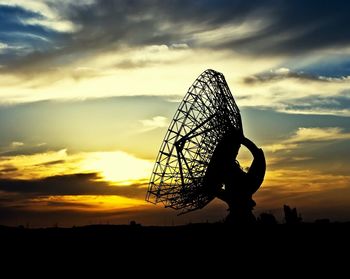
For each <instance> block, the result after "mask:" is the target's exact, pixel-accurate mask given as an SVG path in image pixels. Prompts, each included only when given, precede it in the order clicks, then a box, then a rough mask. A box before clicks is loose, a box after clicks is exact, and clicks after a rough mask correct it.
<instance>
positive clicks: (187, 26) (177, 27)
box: [2, 0, 350, 72]
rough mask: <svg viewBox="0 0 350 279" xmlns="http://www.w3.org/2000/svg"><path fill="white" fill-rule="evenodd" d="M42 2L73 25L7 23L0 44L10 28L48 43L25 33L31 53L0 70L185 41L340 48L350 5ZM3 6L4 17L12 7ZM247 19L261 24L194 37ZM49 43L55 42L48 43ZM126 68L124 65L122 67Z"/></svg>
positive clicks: (290, 49) (256, 47) (296, 49)
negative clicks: (68, 29) (65, 29)
mask: <svg viewBox="0 0 350 279" xmlns="http://www.w3.org/2000/svg"><path fill="white" fill-rule="evenodd" d="M50 5H51V7H52V8H54V9H55V10H56V11H59V13H60V17H61V18H63V19H65V20H69V21H71V22H72V23H73V24H74V25H75V26H77V27H78V28H77V30H76V31H75V32H72V33H60V34H58V33H57V32H55V31H52V30H50V28H42V27H38V26H28V25H24V26H20V25H19V24H18V23H16V24H14V25H11V24H10V26H11V28H10V29H9V30H10V31H6V32H5V33H4V32H3V34H6V36H12V37H11V38H12V39H10V38H9V37H6V38H3V41H4V42H5V43H8V42H10V41H11V40H19V39H20V37H19V36H17V35H16V34H17V33H18V32H17V31H18V30H20V31H21V34H32V33H34V34H39V35H40V36H41V37H43V38H46V39H49V40H48V41H49V42H50V43H45V44H44V43H38V44H37V43H35V42H31V41H30V39H29V38H28V39H27V45H30V46H31V50H32V51H31V53H30V54H28V56H27V57H25V58H23V57H21V58H20V59H10V61H8V62H7V63H5V65H4V66H5V67H3V70H2V71H22V72H26V70H28V69H29V68H31V67H33V66H35V68H36V69H47V68H48V67H49V66H50V67H51V68H52V67H55V66H58V65H61V64H66V63H69V62H71V61H73V60H74V61H75V60H76V59H82V58H84V56H85V55H91V54H93V53H95V52H101V51H107V50H111V49H116V50H117V49H118V48H119V47H121V46H123V47H125V46H127V47H135V46H146V45H153V44H157V45H160V44H166V45H168V46H171V45H172V44H188V45H189V46H190V47H192V48H203V47H204V48H213V49H230V50H235V51H240V52H246V53H248V54H251V55H261V54H268V55H276V54H282V55H288V54H294V53H305V52H309V51H312V50H317V49H323V48H329V47H332V48H337V47H345V46H348V45H349V42H350V33H349V32H350V31H349V28H348V26H349V24H350V18H349V17H348V11H349V7H350V3H348V2H346V1H332V2H326V1H317V2H316V1H307V2H305V1H272V0H264V1H238V0H236V1H228V0H227V1H226V0H219V1H218V0H215V1H214V0H206V1H198V0H197V1H174V0H173V1H172V0H170V1H161V0H147V1H146V0H144V1H121V0H115V1H112V0H107V1H102V0H97V1H95V2H94V3H92V4H90V5H87V4H84V5H79V4H75V3H74V2H72V3H71V4H66V5H62V4H61V3H51V4H50ZM6 9H12V10H14V9H17V12H18V13H19V12H20V13H21V14H20V16H22V17H24V16H27V17H40V16H41V17H42V15H40V14H35V13H30V12H28V11H25V10H23V9H20V8H6ZM6 9H5V12H4V14H5V15H7V14H10V13H11V12H13V11H9V10H6ZM251 20H255V21H256V20H258V21H261V22H262V23H261V24H260V25H261V29H260V30H257V31H256V32H249V33H247V34H244V35H243V37H233V35H231V36H230V35H229V34H227V35H226V36H225V38H226V39H225V41H222V40H213V41H212V42H205V43H203V42H201V41H200V40H198V39H196V37H195V35H198V34H199V33H201V32H203V31H216V30H219V28H221V27H227V26H229V25H231V24H235V25H236V26H239V25H240V24H242V23H248V25H249V22H250V21H251ZM7 25H9V23H8V24H7ZM59 35H61V36H59ZM49 44H52V46H53V45H54V46H55V47H51V49H49V47H48V45H49ZM10 56H11V54H10V53H8V57H10ZM17 58H18V57H17ZM119 66H120V67H123V65H119ZM141 66H143V65H141ZM129 67H130V64H129V63H126V68H129ZM27 72H28V71H27Z"/></svg>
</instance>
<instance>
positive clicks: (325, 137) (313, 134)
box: [264, 127, 350, 152]
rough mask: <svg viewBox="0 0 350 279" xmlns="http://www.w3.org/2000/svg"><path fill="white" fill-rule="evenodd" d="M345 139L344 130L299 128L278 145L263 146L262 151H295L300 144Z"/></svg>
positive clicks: (346, 133)
mask: <svg viewBox="0 0 350 279" xmlns="http://www.w3.org/2000/svg"><path fill="white" fill-rule="evenodd" d="M347 139H350V133H348V132H344V130H343V129H342V128H339V127H328V128H326V127H322V128H320V127H308V128H304V127H301V128H298V129H297V130H296V131H294V133H293V134H292V135H291V136H290V137H289V138H288V139H285V140H281V141H280V142H279V143H274V144H271V145H266V146H264V150H266V151H272V152H276V151H280V150H285V151H286V150H292V149H296V148H298V147H299V145H301V144H308V143H317V142H329V141H337V140H347Z"/></svg>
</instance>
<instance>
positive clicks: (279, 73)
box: [244, 68, 350, 85]
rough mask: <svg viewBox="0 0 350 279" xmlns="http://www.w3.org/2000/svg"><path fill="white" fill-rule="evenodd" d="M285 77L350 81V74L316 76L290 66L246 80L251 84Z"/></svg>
mask: <svg viewBox="0 0 350 279" xmlns="http://www.w3.org/2000/svg"><path fill="white" fill-rule="evenodd" d="M284 79H297V80H301V81H313V82H347V81H350V76H344V77H327V76H315V75H311V74H307V73H304V72H297V71H292V70H290V69H288V68H278V69H274V70H270V71H268V72H263V73H260V74H256V75H252V76H249V77H246V78H245V79H244V82H245V83H246V84H249V85H255V84H257V85H259V84H261V83H266V82H277V81H281V80H284Z"/></svg>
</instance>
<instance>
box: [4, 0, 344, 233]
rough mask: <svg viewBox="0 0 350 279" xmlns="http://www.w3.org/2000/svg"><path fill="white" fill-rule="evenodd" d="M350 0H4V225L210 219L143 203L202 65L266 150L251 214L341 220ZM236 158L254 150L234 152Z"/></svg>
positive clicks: (215, 206) (214, 211)
mask: <svg viewBox="0 0 350 279" xmlns="http://www.w3.org/2000/svg"><path fill="white" fill-rule="evenodd" d="M349 12H350V4H349V3H348V1H341V0H334V1H313V0H310V1H301V0H294V1H292V0H290V1H287V0H281V1H273V0H266V1H265V0H260V1H255V0H252V1H238V0H230V1H228V0H227V1H225V0H201V1H199V0H193V1H183V0H178V1H173V0H168V1H164V0H163V1H161V0H147V1H146V0H139V1H136V0H130V1H126V0H125V1H122V0H113V1H112V0H104V1H102V0H86V1H82V0H78V1H77V0H76V1H73V0H60V1H53V0H35V1H32V0H8V1H6V0H0V224H4V225H14V226H16V225H26V226H30V227H42V226H55V225H59V226H73V225H86V224H98V223H104V224H105V223H109V224H127V223H129V222H130V221H131V220H134V221H136V222H138V223H142V224H144V225H178V224H186V223H189V222H206V221H209V222H215V221H220V220H223V219H224V218H225V216H226V214H227V208H226V205H225V204H223V203H222V202H220V201H219V200H214V201H212V202H211V203H210V204H209V205H208V206H207V207H205V208H204V209H202V210H198V211H195V212H192V213H189V214H185V215H182V216H177V212H176V211H174V210H171V209H164V208H163V207H162V206H161V205H159V206H155V205H153V204H149V203H147V202H145V195H146V191H147V186H148V181H149V178H150V175H151V172H152V168H153V165H154V162H155V158H156V156H157V153H158V150H159V147H160V144H161V141H162V139H163V137H164V134H165V132H166V130H167V127H168V125H169V124H170V122H171V119H172V117H173V115H174V113H175V111H176V109H177V107H178V105H179V103H180V101H181V99H182V98H183V97H184V95H185V94H186V92H187V90H188V88H189V87H190V86H191V84H192V83H193V81H194V80H195V79H196V78H197V77H198V76H199V75H200V74H201V73H202V72H203V71H204V70H206V69H209V68H210V69H214V70H216V71H219V72H221V73H223V74H224V75H225V78H226V80H227V82H228V85H229V87H230V89H231V92H232V94H233V96H234V98H235V100H236V103H237V105H238V107H239V108H240V110H241V115H242V121H243V129H244V133H245V136H246V137H248V138H250V139H252V140H253V141H254V142H255V143H256V144H257V145H258V146H259V147H261V148H262V149H263V150H264V152H265V156H266V160H267V172H266V176H265V181H264V183H263V185H262V187H261V188H260V189H259V191H258V192H257V193H256V194H255V195H254V199H255V201H256V203H257V206H256V208H255V211H254V213H255V215H258V214H260V213H261V212H270V213H273V214H275V215H276V217H277V218H278V219H279V220H280V221H283V218H282V206H283V205H284V204H288V205H290V206H291V207H297V209H298V210H299V211H300V212H301V214H302V217H303V218H304V220H307V221H308V220H309V221H311V220H315V219H319V218H330V219H331V220H337V221H347V220H350V173H349V164H350V88H349V85H350V58H349V57H350V30H349V28H348V27H349V26H350V17H349V16H348V15H349ZM239 156H240V157H239V158H240V161H241V164H242V166H249V163H250V161H251V158H250V157H249V154H248V152H247V151H246V150H243V148H242V150H241V152H240V155H239Z"/></svg>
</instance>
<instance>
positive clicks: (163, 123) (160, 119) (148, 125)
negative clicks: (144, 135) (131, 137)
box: [140, 116, 169, 132]
mask: <svg viewBox="0 0 350 279" xmlns="http://www.w3.org/2000/svg"><path fill="white" fill-rule="evenodd" d="M140 122H141V124H142V125H143V127H144V129H143V130H142V131H143V132H148V131H151V130H154V129H157V128H164V127H168V126H169V120H168V118H167V117H164V116H154V117H152V118H151V119H143V120H140Z"/></svg>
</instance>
